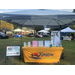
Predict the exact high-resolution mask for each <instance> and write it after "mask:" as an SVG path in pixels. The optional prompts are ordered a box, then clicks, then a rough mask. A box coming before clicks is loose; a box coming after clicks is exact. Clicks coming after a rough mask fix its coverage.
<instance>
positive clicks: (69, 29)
mask: <svg viewBox="0 0 75 75" xmlns="http://www.w3.org/2000/svg"><path fill="white" fill-rule="evenodd" d="M61 32H75V30H72V29H71V28H70V27H67V28H65V29H62V30H61Z"/></svg>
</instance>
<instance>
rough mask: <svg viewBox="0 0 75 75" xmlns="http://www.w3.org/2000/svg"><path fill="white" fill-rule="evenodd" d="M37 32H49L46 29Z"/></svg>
mask: <svg viewBox="0 0 75 75" xmlns="http://www.w3.org/2000/svg"><path fill="white" fill-rule="evenodd" d="M38 32H43V33H49V32H48V31H47V30H40V31H38Z"/></svg>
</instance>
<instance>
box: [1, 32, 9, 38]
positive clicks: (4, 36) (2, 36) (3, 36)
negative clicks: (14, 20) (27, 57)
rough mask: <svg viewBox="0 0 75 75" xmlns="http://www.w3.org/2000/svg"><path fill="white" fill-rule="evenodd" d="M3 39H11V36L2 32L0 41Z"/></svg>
mask: <svg viewBox="0 0 75 75" xmlns="http://www.w3.org/2000/svg"><path fill="white" fill-rule="evenodd" d="M2 38H6V39H7V38H9V36H8V35H7V34H4V33H3V32H0V39H2Z"/></svg>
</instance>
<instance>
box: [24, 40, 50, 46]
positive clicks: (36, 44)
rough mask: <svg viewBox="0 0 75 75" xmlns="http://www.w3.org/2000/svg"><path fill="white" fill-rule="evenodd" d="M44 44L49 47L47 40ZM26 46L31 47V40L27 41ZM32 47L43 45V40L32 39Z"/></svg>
mask: <svg viewBox="0 0 75 75" xmlns="http://www.w3.org/2000/svg"><path fill="white" fill-rule="evenodd" d="M44 44H45V47H50V41H49V40H46V41H45V42H44ZM24 47H27V45H26V42H24ZM28 47H31V42H28ZM32 47H43V41H32Z"/></svg>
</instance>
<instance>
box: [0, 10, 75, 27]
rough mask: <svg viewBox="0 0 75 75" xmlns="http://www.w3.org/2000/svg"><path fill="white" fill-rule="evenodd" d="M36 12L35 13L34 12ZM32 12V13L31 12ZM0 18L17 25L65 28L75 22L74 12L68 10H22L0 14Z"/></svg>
mask: <svg viewBox="0 0 75 75" xmlns="http://www.w3.org/2000/svg"><path fill="white" fill-rule="evenodd" d="M36 12H37V13H36ZM32 13H33V14H32ZM0 19H1V20H5V21H8V22H11V23H15V24H17V25H19V26H23V27H24V26H25V27H36V26H39V27H41V26H46V27H50V28H51V27H53V28H65V27H67V26H69V25H74V24H75V14H74V13H70V12H64V13H63V12H62V11H61V12H60V11H58V12H55V11H52V10H38V9H37V10H24V11H19V12H12V13H7V14H2V13H1V14H0Z"/></svg>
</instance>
